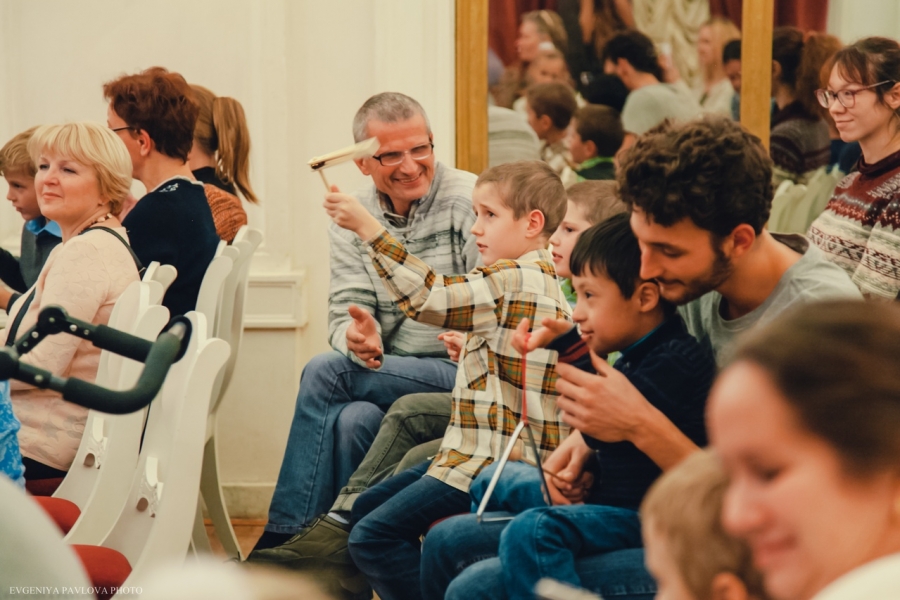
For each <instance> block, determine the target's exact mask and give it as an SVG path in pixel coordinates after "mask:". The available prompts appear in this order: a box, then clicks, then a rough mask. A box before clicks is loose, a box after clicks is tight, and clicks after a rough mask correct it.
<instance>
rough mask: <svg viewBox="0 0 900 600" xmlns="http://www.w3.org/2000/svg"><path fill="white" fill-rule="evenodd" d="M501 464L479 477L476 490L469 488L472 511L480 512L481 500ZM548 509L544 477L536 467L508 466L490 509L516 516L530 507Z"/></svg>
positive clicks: (490, 465) (493, 496) (489, 503)
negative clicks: (545, 507) (543, 490)
mask: <svg viewBox="0 0 900 600" xmlns="http://www.w3.org/2000/svg"><path fill="white" fill-rule="evenodd" d="M498 464H499V463H498V462H492V463H491V464H489V465H488V466H487V467H485V468H484V469H482V471H481V472H480V473H479V474H478V476H477V477H475V480H474V481H473V482H472V487H470V488H469V497H470V498H472V512H475V511H476V510H478V505H479V504H481V499H482V498H484V494H485V492H486V491H487V487H488V485H490V482H491V478H492V477H493V476H494V473H495V472H496V471H497V465H498ZM541 506H547V503H546V502H545V501H544V494H543V492H541V474H540V472H539V471H538V468H537V467H536V466H535V465H529V464H527V463H523V462H515V461H511V462H508V463H506V466H505V467H504V468H503V473H502V474H501V475H500V479H498V480H497V485H496V486H495V487H494V491H493V493H491V499H490V500H489V501H488V505H487V510H489V511H507V512H510V513H513V514H518V513H520V512H523V511H526V510H528V509H529V508H538V507H541Z"/></svg>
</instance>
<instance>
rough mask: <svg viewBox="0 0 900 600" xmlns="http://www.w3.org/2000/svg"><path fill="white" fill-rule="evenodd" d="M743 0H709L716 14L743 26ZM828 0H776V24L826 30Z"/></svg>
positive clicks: (803, 28) (807, 29)
mask: <svg viewBox="0 0 900 600" xmlns="http://www.w3.org/2000/svg"><path fill="white" fill-rule="evenodd" d="M743 4H744V2H743V0H709V10H710V12H712V14H714V15H721V16H723V17H727V18H729V19H731V20H732V21H733V22H734V24H735V25H737V26H738V27H740V26H741V10H742V9H743ZM827 20H828V0H775V26H776V27H778V26H780V25H793V26H794V27H799V28H800V29H802V30H804V31H825V25H826V22H827Z"/></svg>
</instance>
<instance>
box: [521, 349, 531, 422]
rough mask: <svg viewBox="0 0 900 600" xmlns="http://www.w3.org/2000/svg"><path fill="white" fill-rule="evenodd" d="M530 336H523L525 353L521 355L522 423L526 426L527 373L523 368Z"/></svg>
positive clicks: (526, 361) (526, 359)
mask: <svg viewBox="0 0 900 600" xmlns="http://www.w3.org/2000/svg"><path fill="white" fill-rule="evenodd" d="M530 339H531V334H530V333H526V334H525V352H524V353H523V354H522V422H523V423H525V424H526V425H527V424H528V373H527V371H526V369H525V366H526V365H527V364H528V342H529V340H530Z"/></svg>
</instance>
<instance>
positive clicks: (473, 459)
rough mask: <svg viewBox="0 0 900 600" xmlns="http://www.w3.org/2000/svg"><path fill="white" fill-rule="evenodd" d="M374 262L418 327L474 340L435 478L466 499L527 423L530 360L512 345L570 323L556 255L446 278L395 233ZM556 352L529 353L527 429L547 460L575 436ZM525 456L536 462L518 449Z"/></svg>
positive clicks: (462, 364) (375, 245) (464, 359)
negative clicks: (551, 325)
mask: <svg viewBox="0 0 900 600" xmlns="http://www.w3.org/2000/svg"><path fill="white" fill-rule="evenodd" d="M368 251H369V256H370V257H371V258H372V262H373V264H374V265H375V269H376V270H377V272H378V275H379V276H380V277H381V279H382V281H383V282H384V286H385V288H386V289H387V291H388V293H389V294H390V295H391V297H392V298H393V299H394V301H395V302H396V303H397V306H398V307H399V308H400V309H401V310H402V311H403V312H404V313H405V314H406V316H408V317H409V318H411V319H414V320H416V321H418V322H421V323H427V324H430V325H434V326H435V327H442V328H445V329H453V330H456V331H462V332H465V333H468V336H467V338H466V344H465V347H464V348H463V351H462V352H461V353H460V358H459V370H458V371H457V373H456V385H455V386H454V388H453V409H452V413H451V417H450V425H449V426H448V427H447V431H446V433H445V434H444V440H443V443H442V444H441V449H440V452H439V453H438V455H437V456H436V457H435V459H434V462H433V463H432V464H431V467H430V468H429V469H428V475H430V476H432V477H434V478H436V479H439V480H440V481H443V482H444V483H446V484H448V485H450V486H452V487H454V488H456V489H458V490H461V491H464V492H467V491H468V490H469V486H470V485H471V483H472V480H473V479H474V478H475V476H476V475H478V473H479V472H480V471H481V470H482V469H483V468H484V467H486V466H487V465H489V464H490V463H491V462H493V461H494V460H495V459H499V457H500V454H501V453H502V452H503V449H504V448H505V447H506V446H507V444H508V443H509V439H510V437H511V436H512V433H513V430H514V429H515V427H516V425H517V424H518V422H519V419H520V417H521V405H522V387H523V382H522V359H521V357H520V356H519V353H518V352H516V351H515V350H514V349H513V347H512V338H513V334H514V333H515V329H516V326H517V325H518V324H519V322H520V321H521V320H522V319H525V318H527V319H529V320H530V321H531V322H532V323H535V322H537V323H540V321H541V319H543V318H544V317H550V318H553V319H561V318H565V319H570V318H571V312H570V309H569V304H568V302H566V298H565V296H564V295H563V292H562V290H560V287H559V281H558V280H557V278H556V271H555V269H554V268H553V262H552V258H551V256H550V253H549V252H548V251H547V250H535V251H533V252H529V253H527V254H525V255H523V256H521V257H519V258H518V259H517V260H500V261H498V262H496V263H494V264H493V265H491V266H489V267H479V268H477V269H475V270H473V271H471V272H470V273H468V274H466V275H450V276H446V275H439V274H437V273H435V272H434V270H433V269H431V267H429V266H428V265H427V264H425V263H424V262H422V261H421V260H419V259H418V258H416V257H415V256H413V255H412V254H410V253H409V252H407V251H406V249H405V248H404V247H403V246H402V245H401V244H400V243H399V242H398V241H397V240H395V239H394V238H393V237H391V236H390V234H388V233H387V231H382V232H381V233H380V234H379V235H378V236H377V237H375V238H373V239H372V240H369V243H368ZM556 358H557V353H556V352H555V351H553V350H544V349H537V350H534V351H533V352H530V353H529V354H528V369H527V385H526V388H527V395H528V421H529V424H530V425H531V429H532V431H533V432H534V437H535V441H536V443H537V446H538V448H539V451H540V452H541V458H542V459H546V458H547V456H549V454H550V453H551V452H552V451H553V450H554V449H555V448H556V447H557V446H558V445H559V443H560V441H562V440H563V439H564V438H565V436H566V435H567V434H568V431H569V428H568V426H567V425H565V424H564V423H562V421H560V418H559V416H560V415H559V409H558V408H557V406H556V396H557V394H556ZM519 448H520V450H521V453H522V454H521V455H522V458H523V459H524V460H526V461H529V462H532V463H534V462H535V460H534V456H532V455H531V454H532V453H531V452H530V449H529V448H527V447H526V446H525V445H524V444H522V443H521V440H520V442H519Z"/></svg>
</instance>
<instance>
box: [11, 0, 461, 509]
mask: <svg viewBox="0 0 900 600" xmlns="http://www.w3.org/2000/svg"><path fill="white" fill-rule="evenodd" d="M453 61H454V52H453V2H452V1H451V0H435V1H433V2H432V1H429V2H422V1H421V0H326V1H322V0H265V1H264V2H261V1H253V0H190V1H184V0H154V1H153V2H151V3H148V2H137V1H134V0H79V2H68V1H65V0H31V1H28V2H24V1H23V2H12V1H8V2H0V143H2V142H3V141H5V140H6V139H9V137H11V136H12V135H14V134H15V133H16V132H18V131H21V130H23V129H26V128H27V127H30V126H31V125H35V124H40V123H48V122H59V121H65V120H95V121H101V122H105V118H106V113H105V110H106V107H105V104H104V102H103V97H102V91H101V85H102V83H103V82H104V81H107V80H109V79H111V78H113V77H115V76H117V75H119V74H121V73H131V72H134V71H136V70H139V69H143V68H146V67H149V66H153V65H162V66H165V67H167V68H169V69H171V70H174V71H178V72H180V73H182V74H183V75H184V76H185V77H186V78H187V80H188V81H189V82H192V83H199V84H202V85H204V86H206V87H208V88H210V89H212V90H213V91H214V92H215V93H217V94H219V95H230V96H233V97H235V98H237V99H238V100H240V101H241V102H242V103H243V105H244V108H245V110H246V112H247V117H248V120H249V125H250V131H251V137H252V139H253V153H252V157H251V163H252V176H251V179H252V183H253V186H254V188H255V189H256V191H257V192H258V194H259V196H260V197H261V198H262V206H261V207H258V208H257V207H250V208H249V209H248V212H249V213H250V218H251V224H252V225H253V226H254V227H258V228H260V229H262V230H263V231H264V232H265V234H266V243H265V247H264V248H263V249H262V251H261V252H260V253H258V256H257V259H256V260H255V262H254V268H253V273H252V276H251V291H250V297H249V299H248V323H247V325H248V327H247V334H246V335H245V338H244V344H243V348H242V350H241V355H240V357H239V362H238V367H237V371H236V375H235V379H234V381H233V382H232V386H231V390H230V392H229V397H228V398H226V400H225V402H224V405H223V409H222V419H221V421H220V436H221V438H220V439H221V440H222V441H223V448H222V453H221V459H222V463H223V469H224V481H225V484H226V490H227V492H228V496H229V498H230V499H231V501H232V504H233V513H234V514H235V515H236V516H253V515H262V514H264V512H265V509H266V507H267V505H268V496H269V495H270V494H271V490H272V487H273V485H274V482H275V479H276V477H277V475H278V468H279V466H280V464H281V456H282V453H283V449H284V444H285V441H286V439H287V431H288V427H289V424H290V418H291V415H292V414H293V404H294V398H295V394H296V392H297V382H298V380H299V376H300V371H301V369H302V366H303V365H304V364H305V363H306V362H307V361H308V360H309V358H310V357H311V356H313V355H314V354H316V353H318V352H322V351H324V350H327V349H328V346H327V342H326V333H327V322H326V306H327V290H328V261H327V251H328V250H327V248H328V242H327V235H326V228H327V224H328V221H327V218H326V216H325V214H324V212H323V210H322V209H321V201H322V194H323V191H324V190H323V186H322V182H321V180H320V179H319V178H318V176H315V175H313V174H311V173H310V172H309V170H308V168H307V167H306V162H307V161H308V160H309V158H311V157H312V156H315V155H318V154H323V153H325V152H328V151H331V150H335V149H337V148H340V147H342V146H344V145H347V144H349V143H351V142H352V136H351V133H350V122H351V119H352V117H353V114H354V113H355V111H356V109H357V108H358V107H359V105H360V104H361V103H362V102H363V101H364V100H365V99H366V98H367V97H369V96H370V95H372V94H374V93H377V92H379V91H386V90H394V91H401V92H405V93H408V94H410V95H412V96H413V97H415V98H417V99H418V100H419V101H420V102H422V104H423V105H424V107H425V110H426V111H427V112H428V114H429V117H430V119H431V123H432V127H433V129H434V134H435V143H436V147H435V152H436V153H437V155H438V158H439V159H440V160H442V161H444V162H445V163H448V164H452V162H453V157H454V155H455V148H454V143H453V131H454V121H453V97H454V87H453ZM328 177H329V179H330V181H331V182H332V183H335V184H337V185H339V186H340V187H341V188H342V189H347V190H352V189H354V188H356V187H358V186H360V185H363V184H365V183H366V180H365V179H364V178H363V177H362V175H361V174H360V173H359V172H358V171H357V170H356V168H355V167H354V166H353V165H351V164H347V165H342V166H339V167H336V168H334V169H333V170H331V171H329V173H328ZM137 187H138V188H139V185H138V186H137ZM0 191H2V193H4V195H5V192H6V189H5V184H3V183H0ZM0 204H2V205H3V206H0V240H4V241H5V243H6V244H7V245H9V243H10V239H12V240H15V239H16V238H17V237H18V232H19V231H20V228H21V219H20V218H19V217H18V215H17V214H16V213H15V212H14V211H12V210H11V209H10V208H9V206H8V205H7V203H5V202H3V203H0Z"/></svg>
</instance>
